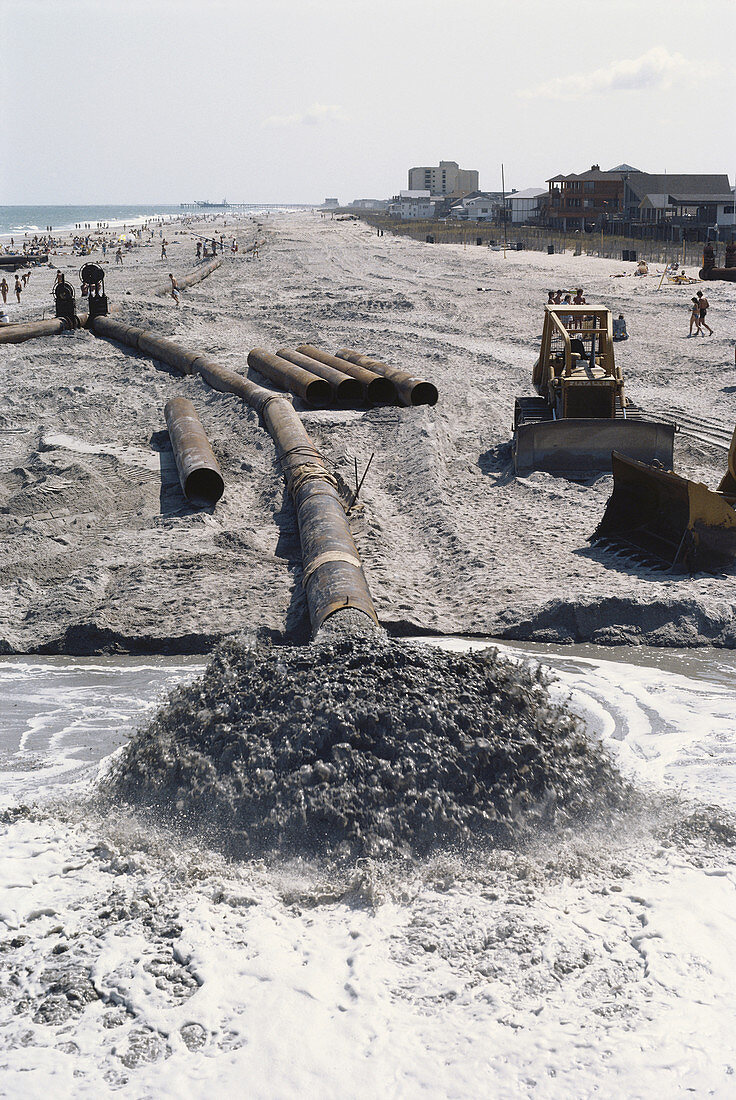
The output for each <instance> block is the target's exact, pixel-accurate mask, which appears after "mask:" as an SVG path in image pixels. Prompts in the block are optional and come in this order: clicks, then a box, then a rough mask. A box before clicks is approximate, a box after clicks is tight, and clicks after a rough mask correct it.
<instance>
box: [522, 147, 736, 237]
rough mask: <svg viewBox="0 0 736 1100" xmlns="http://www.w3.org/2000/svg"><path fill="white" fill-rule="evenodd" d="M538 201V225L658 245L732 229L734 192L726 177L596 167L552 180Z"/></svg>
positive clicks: (548, 181)
mask: <svg viewBox="0 0 736 1100" xmlns="http://www.w3.org/2000/svg"><path fill="white" fill-rule="evenodd" d="M547 187H548V190H547V194H546V195H542V196H540V198H539V204H540V213H539V221H540V223H541V224H542V225H546V226H548V227H549V228H550V229H557V230H562V232H571V231H572V232H577V231H580V232H585V231H587V232H591V231H593V230H601V231H603V232H607V233H625V234H631V235H634V236H637V237H654V238H657V239H659V240H683V239H685V240H694V241H698V240H706V239H707V238H708V235H709V233H710V234H711V235H712V233H713V229H714V227H715V226H718V225H720V224H724V225H725V224H727V219H728V217H729V214H730V208H731V207H732V206H733V191H732V189H731V184H730V181H729V179H728V176H727V175H720V174H718V173H710V174H700V175H695V174H682V173H676V174H674V175H671V174H670V173H664V174H662V175H658V174H652V173H650V172H642V171H641V170H640V169H638V168H634V167H632V166H631V165H630V164H619V165H617V166H616V167H615V168H611V169H609V170H608V171H606V172H603V171H601V168H600V165H598V164H594V165H593V166H592V167H591V168H590V169H589V170H588V171H587V172H581V173H580V174H579V175H578V174H575V173H572V174H570V175H557V176H552V178H551V179H549V180H547Z"/></svg>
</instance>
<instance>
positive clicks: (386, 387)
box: [365, 378, 396, 405]
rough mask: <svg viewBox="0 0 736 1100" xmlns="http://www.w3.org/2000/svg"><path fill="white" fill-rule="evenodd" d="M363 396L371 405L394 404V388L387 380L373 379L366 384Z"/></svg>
mask: <svg viewBox="0 0 736 1100" xmlns="http://www.w3.org/2000/svg"><path fill="white" fill-rule="evenodd" d="M365 395H366V397H367V398H368V400H369V401H370V403H371V405H395V404H396V386H394V384H393V382H389V380H388V378H374V379H373V381H372V382H370V383H369V384H368V386H367V388H366V391H365Z"/></svg>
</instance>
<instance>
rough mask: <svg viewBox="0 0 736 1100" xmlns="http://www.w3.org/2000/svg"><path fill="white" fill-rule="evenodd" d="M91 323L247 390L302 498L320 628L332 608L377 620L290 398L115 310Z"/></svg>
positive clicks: (307, 575) (303, 535) (307, 572)
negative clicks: (128, 322) (118, 317)
mask: <svg viewBox="0 0 736 1100" xmlns="http://www.w3.org/2000/svg"><path fill="white" fill-rule="evenodd" d="M90 328H91V329H92V331H93V332H94V333H95V335H96V336H102V337H106V338H107V339H110V340H115V341H117V342H118V343H122V344H126V345H127V346H128V347H132V348H135V349H136V350H139V351H145V352H146V353H147V354H149V355H151V356H152V357H153V358H155V359H159V360H160V361H161V362H163V363H167V364H168V365H169V366H171V367H174V368H175V369H176V370H179V371H181V372H182V373H184V374H198V375H199V376H200V377H201V378H202V379H203V380H204V381H205V382H207V383H208V385H210V386H212V387H213V388H214V389H216V390H219V391H221V392H224V393H234V394H236V395H237V396H238V397H241V398H242V399H243V400H244V401H245V402H246V404H248V405H249V406H250V407H251V408H253V409H255V410H256V411H257V412H258V413H259V414H260V416H261V417H262V419H263V422H264V424H265V426H266V428H267V430H268V432H269V434H270V435H271V437H272V439H273V440H274V443H275V444H276V451H277V455H278V458H279V462H280V464H281V468H282V471H283V474H284V478H285V481H286V485H287V488H288V490H289V493H290V495H291V497H292V499H293V501H294V507H295V510H296V515H297V522H298V525H299V538H300V540H301V547H302V584H303V586H304V590H305V593H306V597H307V606H308V608H309V618H310V622H311V624H312V632H313V634H316V633H317V631H318V630H319V629H320V627H321V626H322V624H323V623H324V622H325V620H326V619H328V618H329V617H330V616H331V615H333V614H335V613H337V612H340V611H344V610H346V609H349V608H350V609H355V610H357V611H360V612H362V613H363V614H364V615H366V616H367V617H368V618H370V619H372V620H373V622H374V623H376V624H377V623H378V618H377V616H376V611H375V608H374V606H373V600H372V598H371V594H370V591H369V589H368V583H367V581H366V579H365V575H364V573H363V568H362V566H361V563H360V558H359V557H358V551H357V549H356V547H355V543H354V542H353V538H352V535H351V534H350V528H349V527H348V522H347V517H346V515H345V509H344V508H343V505H342V502H341V500H340V496H339V493H338V489H337V484H336V482H335V479H334V478H333V477H332V475H331V474H330V472H329V470H328V469H327V466H326V465H325V462H324V459H323V458H322V456H321V455H320V453H319V451H318V450H317V449H316V447H315V446H314V444H313V443H312V441H311V439H310V438H309V436H308V434H307V432H306V430H305V428H304V425H303V424H302V422H301V420H300V419H299V417H298V416H297V414H296V413H295V412H294V409H293V407H292V405H291V402H290V401H289V399H288V398H286V397H284V396H282V395H281V394H275V393H273V392H272V391H271V390H267V389H264V388H263V387H262V386H257V385H256V384H255V383H254V382H251V381H250V379H247V378H243V377H242V376H241V375H239V374H236V373H235V371H231V370H228V369H227V368H226V367H223V366H221V365H220V364H219V363H216V362H215V361H214V360H212V359H210V358H209V357H208V356H206V355H204V354H203V353H202V352H200V351H190V350H188V349H186V348H183V347H181V346H180V345H179V344H177V343H176V342H175V341H173V340H169V339H167V338H166V337H162V336H156V335H155V334H154V333H151V332H148V331H145V330H143V329H140V328H135V327H134V326H132V325H126V324H124V323H122V322H120V321H115V320H113V319H112V318H110V317H95V318H94V320H92V321H91V322H90ZM266 354H268V353H266ZM273 358H276V356H273ZM281 362H284V360H281ZM320 381H324V379H321V380H320ZM325 384H327V383H325Z"/></svg>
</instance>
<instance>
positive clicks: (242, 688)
mask: <svg viewBox="0 0 736 1100" xmlns="http://www.w3.org/2000/svg"><path fill="white" fill-rule="evenodd" d="M366 622H368V620H366ZM107 789H108V790H109V791H110V793H111V794H112V795H113V797H115V798H119V797H121V796H122V797H123V798H125V799H127V800H128V801H130V802H133V803H136V804H142V805H146V806H149V807H152V808H154V809H155V810H157V811H161V812H162V813H163V814H164V815H165V816H166V818H167V820H171V819H172V818H174V819H176V820H177V821H178V822H179V823H180V824H181V825H183V826H184V827H185V828H189V829H193V830H195V831H197V832H199V833H202V834H205V835H207V836H208V837H209V839H211V840H212V841H214V843H216V845H217V846H218V847H220V848H222V850H224V851H225V852H226V853H227V854H229V855H232V856H234V857H247V856H252V855H259V854H264V853H267V852H273V851H279V852H282V853H286V854H290V855H291V854H303V855H315V854H330V855H336V856H338V857H345V858H355V857H358V856H363V855H384V854H385V855H391V854H422V853H426V852H428V851H430V850H432V849H433V848H435V847H438V846H446V845H458V844H462V845H468V844H474V843H483V844H488V843H491V844H495V845H502V846H512V845H515V844H518V843H521V842H523V841H524V840H525V839H526V838H528V837H530V836H531V835H532V833H533V832H535V831H536V830H538V829H539V827H540V826H555V825H556V826H560V825H567V824H570V823H579V822H590V821H593V820H596V819H599V818H601V817H602V818H603V819H605V818H606V817H607V816H608V815H610V814H613V813H615V812H616V811H618V810H622V809H626V808H627V807H630V806H631V805H632V804H633V800H634V797H635V796H634V795H633V792H632V790H631V788H630V787H629V786H628V785H627V784H626V783H625V782H624V781H623V779H622V778H621V776H620V775H619V773H618V771H617V770H616V768H615V767H614V765H613V763H612V762H611V759H610V757H609V756H608V754H607V752H606V751H605V750H604V749H603V747H602V746H601V745H599V744H598V743H597V742H595V741H593V740H591V739H590V738H589V737H588V736H587V735H586V734H585V732H584V730H583V729H582V727H581V725H580V724H579V722H578V720H577V719H576V718H575V717H574V716H573V715H572V714H571V713H569V712H568V711H566V710H564V709H562V708H560V707H558V706H556V705H555V704H553V703H552V702H551V700H550V697H549V694H548V691H547V688H546V685H545V680H544V677H543V675H542V674H541V673H539V672H533V671H530V670H528V669H527V668H526V667H523V666H520V665H518V664H516V663H515V662H511V661H509V660H507V659H505V658H502V657H500V656H499V655H498V654H497V652H496V651H494V650H484V651H481V652H475V653H462V654H458V653H448V652H446V651H443V650H439V649H434V648H431V647H428V646H422V645H416V644H401V643H396V642H389V641H387V640H386V639H384V638H383V637H381V636H380V635H378V634H376V633H374V632H373V631H372V630H371V629H368V630H367V631H366V632H364V633H363V635H362V636H357V637H356V636H353V635H346V634H344V633H343V632H341V631H340V630H339V629H333V630H329V631H325V633H324V634H322V635H321V636H320V637H319V638H318V640H317V641H316V642H315V643H313V644H312V645H310V646H305V647H283V648H280V647H278V648H277V647H274V648H271V647H266V646H261V645H255V644H253V645H251V646H248V645H243V644H236V643H232V642H229V643H226V644H224V645H223V646H221V647H220V649H219V650H217V651H216V653H215V655H214V657H213V659H212V661H211V663H210V665H209V666H208V668H207V670H206V671H205V673H204V675H203V676H202V677H201V679H199V680H196V681H195V682H194V683H192V684H190V685H188V686H186V687H182V688H178V689H177V690H175V691H174V692H173V694H172V695H171V697H170V699H169V701H168V703H167V704H166V705H165V706H164V707H163V708H162V709H161V710H160V711H159V713H158V714H157V715H156V717H155V718H154V719H153V721H152V722H151V723H150V725H149V726H148V727H147V728H146V729H144V730H143V731H141V732H140V733H138V734H137V735H136V737H135V738H134V739H133V740H132V742H131V743H130V744H129V745H128V746H127V747H126V749H125V750H124V753H123V754H122V756H121V759H120V761H119V762H118V765H117V767H116V770H115V772H114V773H113V774H112V775H111V776H110V777H109V779H108V784H107Z"/></svg>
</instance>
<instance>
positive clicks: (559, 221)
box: [538, 164, 642, 233]
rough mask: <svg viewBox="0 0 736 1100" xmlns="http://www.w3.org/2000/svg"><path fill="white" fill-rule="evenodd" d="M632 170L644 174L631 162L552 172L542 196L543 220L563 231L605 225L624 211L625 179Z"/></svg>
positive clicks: (616, 218)
mask: <svg viewBox="0 0 736 1100" xmlns="http://www.w3.org/2000/svg"><path fill="white" fill-rule="evenodd" d="M632 173H633V174H635V175H641V174H642V173H641V172H639V170H638V169H637V168H632V167H631V165H629V164H619V165H618V166H617V167H616V168H611V169H610V170H609V171H607V172H603V171H601V166H600V165H599V164H593V165H592V166H591V167H590V169H589V170H588V171H587V172H581V173H579V174H576V173H574V172H573V173H571V174H570V175H569V176H564V175H557V176H552V178H551V179H548V180H547V194H546V196H540V198H539V200H538V201H539V207H540V221H541V222H542V224H544V225H546V226H548V227H549V228H550V229H558V230H562V232H563V233H564V232H571V231H572V232H575V231H576V230H578V231H580V232H583V231H585V230H592V229H597V228H605V226H606V225H610V223H612V222H615V221H616V220H619V219H621V217H622V215H623V210H624V179H625V177H626V176H630V175H631V174H632Z"/></svg>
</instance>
